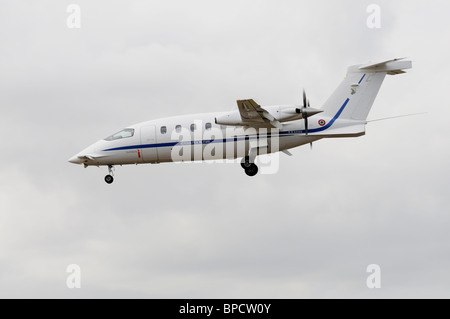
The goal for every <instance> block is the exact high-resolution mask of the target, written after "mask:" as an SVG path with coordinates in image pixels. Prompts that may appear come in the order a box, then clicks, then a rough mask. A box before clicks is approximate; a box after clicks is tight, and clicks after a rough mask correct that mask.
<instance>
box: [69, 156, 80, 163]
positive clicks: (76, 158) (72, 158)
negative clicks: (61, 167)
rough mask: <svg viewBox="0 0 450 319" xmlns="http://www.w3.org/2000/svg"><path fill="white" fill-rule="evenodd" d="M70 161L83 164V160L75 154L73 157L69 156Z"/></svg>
mask: <svg viewBox="0 0 450 319" xmlns="http://www.w3.org/2000/svg"><path fill="white" fill-rule="evenodd" d="M69 162H70V163H74V164H81V160H80V159H79V158H78V156H77V155H74V156H72V157H71V158H69Z"/></svg>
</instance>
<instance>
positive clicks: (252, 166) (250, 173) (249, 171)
mask: <svg viewBox="0 0 450 319" xmlns="http://www.w3.org/2000/svg"><path fill="white" fill-rule="evenodd" d="M245 174H247V175H248V176H255V175H256V174H258V166H256V165H255V164H253V163H251V164H250V166H249V167H247V168H245Z"/></svg>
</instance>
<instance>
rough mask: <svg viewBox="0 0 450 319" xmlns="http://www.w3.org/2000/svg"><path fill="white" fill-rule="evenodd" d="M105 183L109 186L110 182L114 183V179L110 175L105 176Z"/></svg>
mask: <svg viewBox="0 0 450 319" xmlns="http://www.w3.org/2000/svg"><path fill="white" fill-rule="evenodd" d="M105 182H106V183H108V184H111V183H112V182H114V177H112V176H111V175H106V176H105Z"/></svg>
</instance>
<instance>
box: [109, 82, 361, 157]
mask: <svg viewBox="0 0 450 319" xmlns="http://www.w3.org/2000/svg"><path fill="white" fill-rule="evenodd" d="M363 78H364V76H363ZM361 80H362V79H361ZM349 101H350V99H349V98H347V99H346V100H345V102H344V104H343V105H342V106H341V108H340V109H339V110H338V111H337V113H336V115H335V116H334V117H333V118H332V119H331V120H330V121H329V122H328V123H327V124H326V125H324V126H322V127H319V128H314V129H310V130H308V133H316V132H322V131H325V130H326V129H328V128H329V127H331V125H333V123H334V122H335V121H336V120H337V119H338V118H339V116H340V115H341V113H342V111H344V108H345V107H346V106H347V104H348V102H349ZM303 133H305V130H294V131H283V132H280V133H279V135H280V136H282V137H285V136H292V135H293V134H303ZM258 136H259V135H258V134H257V135H255V136H244V137H232V138H228V139H227V138H224V139H214V140H201V141H181V142H169V143H155V144H141V145H130V146H121V147H115V148H108V149H106V150H103V151H104V152H106V151H121V150H132V149H138V148H155V147H172V146H175V145H196V144H209V143H227V142H237V141H242V140H250V139H255V138H258ZM265 136H267V138H270V133H268V134H267V135H266V134H265Z"/></svg>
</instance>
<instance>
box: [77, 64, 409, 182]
mask: <svg viewBox="0 0 450 319" xmlns="http://www.w3.org/2000/svg"><path fill="white" fill-rule="evenodd" d="M411 67H412V63H411V61H405V60H403V59H393V60H388V61H383V62H380V63H371V64H366V65H354V66H350V67H349V68H348V71H347V75H346V76H345V79H344V80H343V81H342V82H341V84H340V85H339V86H338V88H337V89H336V90H335V91H334V93H333V94H332V95H331V96H330V97H329V98H328V100H327V101H326V102H325V104H324V105H323V106H322V108H321V109H315V108H312V107H310V106H309V101H308V100H307V98H306V94H305V91H303V105H301V106H300V105H284V106H267V107H261V106H260V105H258V104H257V103H256V102H255V101H254V100H252V99H247V100H238V101H237V106H238V109H237V110H235V111H231V112H222V113H204V114H193V115H184V116H176V117H168V118H163V119H158V120H151V121H147V122H142V123H138V124H135V125H131V126H128V127H126V128H124V129H123V130H120V131H119V132H117V133H115V134H113V135H111V136H108V137H107V138H105V139H103V140H100V141H98V142H96V143H94V144H92V145H91V146H89V147H87V148H86V149H84V150H83V151H81V152H80V153H78V154H76V155H75V156H73V157H72V158H70V159H69V162H71V163H75V164H82V165H83V166H84V167H88V166H101V165H104V166H108V170H109V174H108V175H106V176H105V181H106V183H108V184H110V183H112V182H113V180H114V178H113V166H114V165H125V164H143V163H152V164H156V163H164V162H177V161H202V160H217V159H235V158H239V157H242V161H241V166H242V168H243V169H244V170H245V173H246V174H247V175H249V176H254V175H256V174H257V172H258V167H257V166H256V164H255V158H256V156H257V155H261V154H268V153H273V152H278V151H282V152H284V153H286V154H288V155H291V154H290V153H289V151H288V149H290V148H293V147H297V146H300V145H303V144H309V143H312V142H315V141H317V140H320V139H322V138H336V137H357V136H361V135H364V134H365V125H366V124H367V120H366V119H367V115H368V114H369V111H370V109H371V107H372V104H373V102H374V100H375V97H376V95H377V93H378V91H379V89H380V87H381V84H382V82H383V80H384V77H385V76H386V74H390V75H395V74H401V73H405V72H404V71H403V70H405V69H409V68H411Z"/></svg>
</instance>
